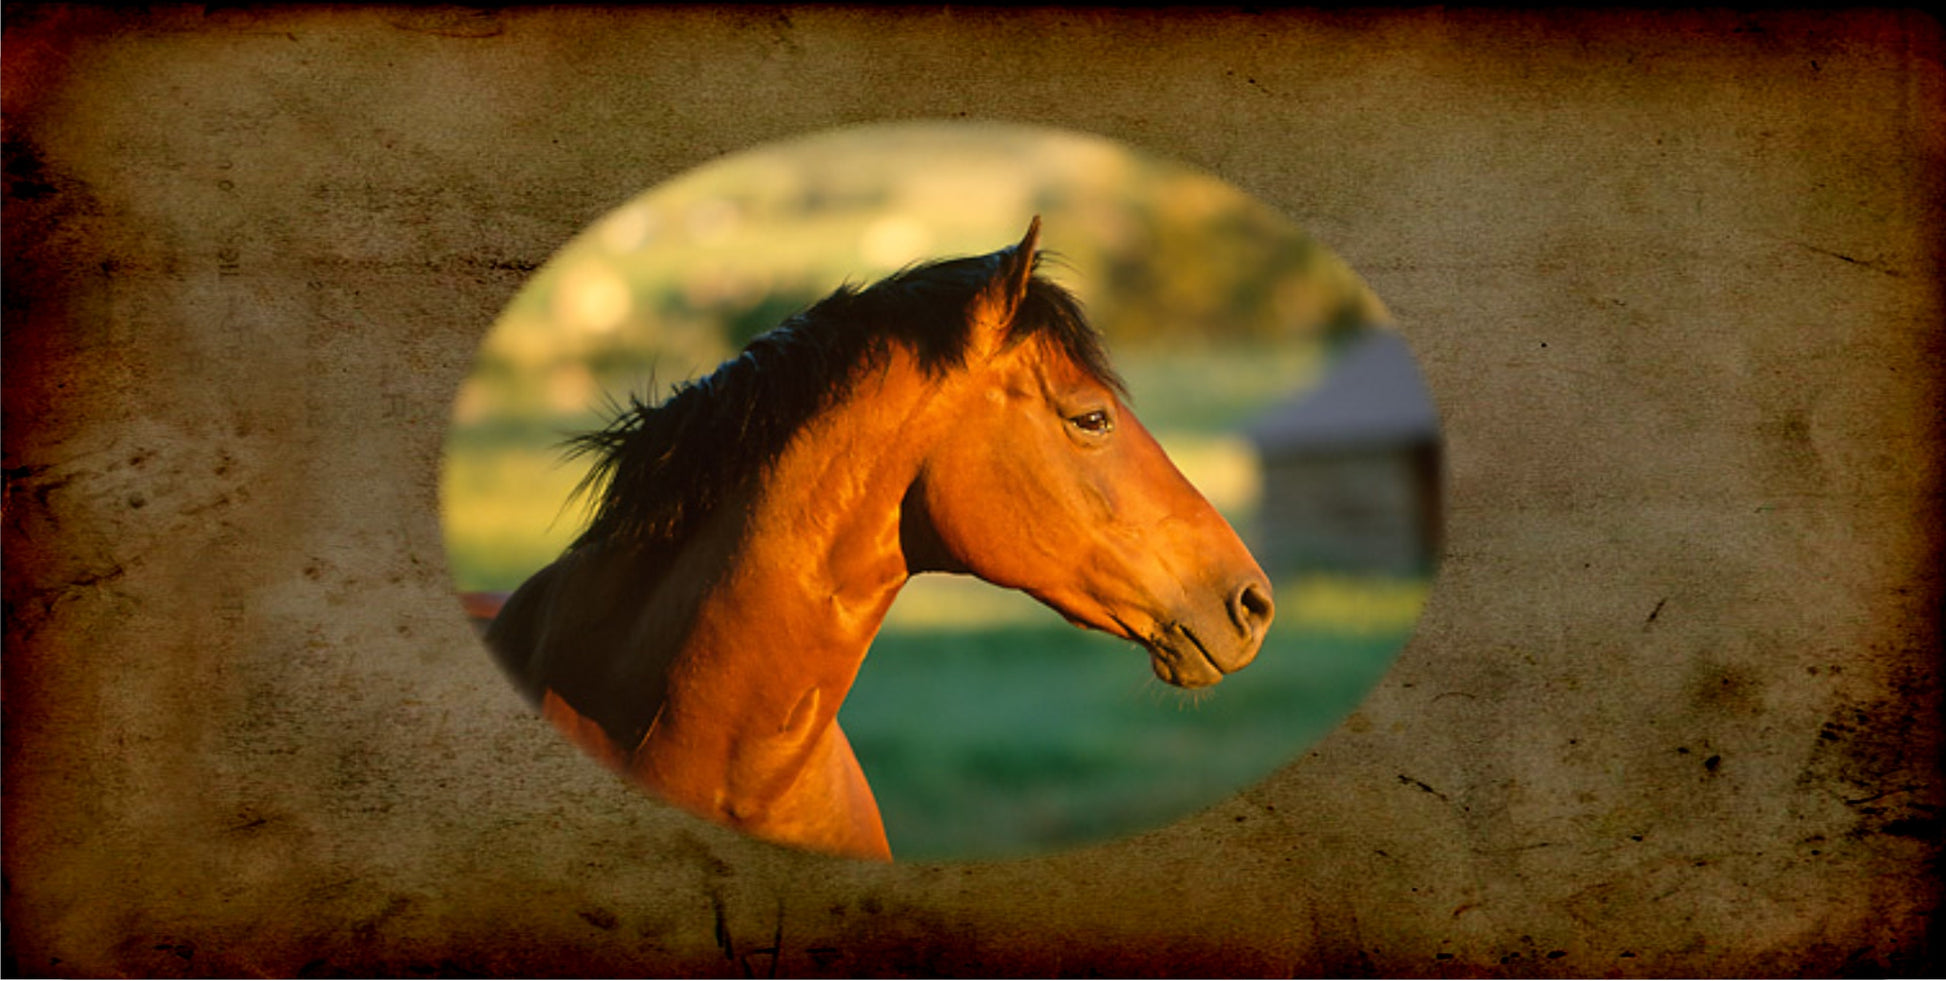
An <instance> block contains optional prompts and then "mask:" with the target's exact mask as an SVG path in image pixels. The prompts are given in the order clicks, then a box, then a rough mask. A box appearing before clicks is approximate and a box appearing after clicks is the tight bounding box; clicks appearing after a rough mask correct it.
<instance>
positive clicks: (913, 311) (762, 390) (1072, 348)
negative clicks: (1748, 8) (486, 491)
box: [566, 255, 1125, 548]
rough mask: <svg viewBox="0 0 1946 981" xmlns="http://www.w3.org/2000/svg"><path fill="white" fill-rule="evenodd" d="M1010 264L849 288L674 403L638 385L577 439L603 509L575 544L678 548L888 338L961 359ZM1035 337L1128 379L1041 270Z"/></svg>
mask: <svg viewBox="0 0 1946 981" xmlns="http://www.w3.org/2000/svg"><path fill="white" fill-rule="evenodd" d="M998 262H999V258H998V255H990V256H980V257H975V258H967V259H948V260H942V261H939V262H933V263H927V264H924V265H919V266H913V267H910V268H907V269H905V270H902V271H900V272H898V273H894V274H893V275H891V276H888V277H886V278H885V279H883V280H881V281H879V282H877V283H875V284H873V285H872V286H870V287H868V288H865V289H858V288H856V287H853V286H850V285H846V286H841V287H839V288H838V289H837V290H836V291H834V292H833V293H832V294H831V295H829V296H827V297H825V298H824V299H822V300H819V301H818V302H817V303H815V304H812V305H811V306H810V307H808V308H806V309H805V310H803V311H802V312H799V313H797V314H794V315H792V316H791V317H789V318H787V319H786V320H785V321H784V322H783V323H782V324H780V325H779V326H778V327H776V328H775V329H773V330H771V331H769V332H767V333H765V334H763V335H760V336H759V337H757V338H756V339H754V340H752V341H751V342H750V343H749V344H748V345H746V346H745V347H744V349H743V351H742V353H740V354H739V355H737V356H736V357H734V358H731V359H730V360H728V361H725V362H724V363H723V364H721V365H719V366H718V367H717V369H716V370H715V371H714V372H712V373H711V374H709V375H708V376H705V377H703V378H699V379H696V380H694V381H690V382H687V383H684V384H681V385H678V386H676V387H675V388H674V389H672V391H671V393H670V395H669V397H668V398H667V399H665V400H664V401H662V402H660V403H650V402H645V401H643V400H641V399H640V398H639V397H637V396H635V395H633V394H631V395H630V396H628V399H627V403H626V404H623V405H617V406H615V407H614V412H613V415H612V418H611V420H610V422H609V423H608V425H606V426H604V427H603V428H601V429H597V430H593V431H591V432H586V433H582V434H580V435H578V436H575V437H572V438H571V439H569V440H568V441H567V443H566V449H567V452H568V455H569V456H570V457H578V456H584V455H585V456H590V457H592V458H593V465H592V466H591V467H590V469H589V471H588V474H587V476H585V477H584V478H583V479H582V481H581V484H580V485H579V486H578V487H577V488H576V491H575V493H576V495H577V496H578V497H586V498H588V499H590V500H591V503H592V504H593V512H594V513H593V517H592V518H591V520H590V521H589V525H588V528H587V530H586V531H585V532H583V533H582V535H581V537H580V538H578V539H577V540H576V545H577V546H580V545H590V544H598V543H623V544H632V545H637V546H645V547H655V548H677V547H680V546H681V545H682V543H683V542H685V541H686V540H687V539H688V538H689V536H690V534H691V533H692V532H693V531H694V529H695V527H696V525H697V524H698V523H699V522H700V521H701V520H702V519H703V518H704V517H706V516H708V515H709V514H710V513H711V512H712V511H713V510H714V509H715V508H716V506H717V505H718V504H719V503H721V502H722V501H723V500H725V499H726V498H728V497H730V496H732V495H734V494H736V493H738V492H739V491H741V490H743V489H745V488H747V487H749V486H750V484H751V482H752V481H754V480H756V479H757V478H758V476H759V475H760V474H761V473H762V472H763V470H764V468H765V467H767V466H768V465H769V464H771V463H772V462H774V461H775V460H776V459H777V458H778V457H779V456H780V455H782V453H783V452H784V450H785V448H786V446H787V445H788V444H789V442H790V440H791V438H792V437H793V436H795V435H796V433H797V432H798V431H799V430H800V429H802V428H803V426H804V425H805V423H807V422H808V421H809V420H811V419H812V418H813V417H815V416H816V415H817V414H818V413H819V412H821V411H823V410H825V409H828V408H830V407H832V406H833V405H835V404H837V403H839V402H841V401H842V400H843V399H844V398H846V397H847V396H848V395H849V394H850V393H851V391H852V389H853V384H852V383H853V382H854V381H855V380H856V379H857V377H858V376H859V375H860V374H862V372H863V370H864V369H865V368H866V367H868V366H870V365H872V364H875V363H878V362H879V361H881V360H882V358H883V357H884V356H885V355H886V353H887V352H888V350H889V345H893V344H897V345H901V346H903V347H905V348H906V349H907V350H909V351H910V352H911V353H912V355H913V356H914V358H915V360H916V361H917V362H918V364H919V366H920V367H921V369H922V370H924V371H925V372H927V373H928V374H930V375H933V376H935V377H936V376H938V375H941V374H943V373H946V372H949V371H953V370H956V369H959V368H961V367H962V366H963V365H964V364H965V361H966V358H967V356H968V353H969V350H970V348H971V338H972V327H971V324H970V322H969V311H970V307H971V305H972V303H973V300H974V297H975V295H976V294H977V293H978V291H979V290H980V288H981V287H982V286H984V285H985V284H986V283H987V281H988V280H989V279H990V278H991V277H992V276H993V274H994V271H995V269H996V268H997V265H998ZM1038 265H1039V256H1036V266H1037V267H1038ZM1030 340H1040V341H1042V342H1044V343H1046V344H1048V345H1049V346H1050V347H1051V348H1052V349H1053V350H1055V351H1058V352H1060V353H1061V354H1062V355H1064V356H1066V357H1067V358H1069V359H1070V360H1071V361H1073V362H1074V363H1075V365H1076V366H1077V367H1080V368H1081V369H1082V370H1084V371H1086V372H1087V373H1088V374H1089V375H1090V376H1092V377H1094V378H1096V379H1097V380H1099V381H1100V382H1102V383H1103V384H1104V385H1107V386H1109V387H1111V388H1113V389H1115V390H1116V391H1117V392H1124V391H1125V389H1124V387H1123V384H1122V382H1121V379H1120V378H1119V376H1117V375H1116V373H1115V371H1114V368H1113V367H1112V366H1111V365H1110V364H1109V361H1108V355H1107V351H1106V349H1105V348H1104V346H1103V345H1102V341H1101V337H1100V335H1099V334H1097V333H1096V332H1095V330H1094V328H1093V327H1092V326H1091V325H1090V324H1089V323H1088V320H1087V317H1086V316H1085V314H1084V313H1083V311H1082V308H1081V304H1080V302H1079V301H1078V300H1077V299H1076V298H1075V297H1074V295H1073V294H1071V293H1069V292H1068V291H1067V290H1065V289H1063V288H1062V287H1060V286H1059V285H1056V284H1055V283H1053V282H1051V281H1049V280H1047V279H1045V278H1043V277H1042V276H1040V275H1039V274H1038V272H1037V273H1036V274H1035V275H1034V276H1033V277H1032V278H1031V279H1030V280H1029V282H1028V286H1027V290H1026V294H1025V296H1023V297H1022V298H1021V301H1020V303H1019V305H1018V307H1017V309H1016V311H1015V314H1014V318H1013V322H1012V325H1011V327H1010V328H1009V335H1008V340H1007V343H1008V344H1009V345H1010V346H1011V345H1014V344H1019V343H1023V342H1026V341H1030Z"/></svg>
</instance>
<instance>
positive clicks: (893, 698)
mask: <svg viewBox="0 0 1946 981" xmlns="http://www.w3.org/2000/svg"><path fill="white" fill-rule="evenodd" d="M941 587H944V588H943V589H942V588H941ZM1277 588H1278V594H1279V595H1278V604H1279V611H1280V612H1279V618H1278V621H1277V623H1276V625H1274V626H1273V627H1272V628H1271V634H1270V637H1269V638H1268V640H1267V641H1266V643H1265V645H1264V648H1263V650H1262V652H1261V653H1260V654H1259V655H1258V657H1257V660H1256V661H1255V662H1254V663H1252V664H1251V665H1250V666H1249V667H1246V668H1244V669H1243V670H1242V671H1239V672H1237V673H1236V674H1234V675H1231V676H1230V677H1228V678H1226V679H1224V681H1223V682H1222V683H1221V684H1218V685H1216V686H1215V687H1213V688H1209V689H1205V690H1203V691H1201V692H1195V693H1191V692H1184V691H1182V690H1180V689H1175V688H1171V687H1169V686H1167V685H1165V684H1163V683H1162V682H1160V681H1158V680H1156V678H1155V676H1154V674H1153V673H1152V672H1151V671H1150V669H1149V664H1148V656H1147V654H1146V653H1145V652H1144V651H1143V650H1142V649H1141V648H1139V647H1137V646H1135V645H1133V644H1129V643H1127V642H1125V641H1121V640H1117V639H1115V638H1112V637H1108V636H1106V635H1103V634H1099V633H1093V632H1086V631H1081V630H1078V629H1076V628H1074V627H1072V626H1069V625H1068V624H1067V623H1065V622H1063V621H1062V620H1061V619H1060V618H1059V617H1058V616H1057V615H1055V614H1054V613H1053V612H1052V611H1049V610H1046V609H1044V608H1041V607H1039V606H1038V605H1037V604H1034V603H1033V601H1031V600H1027V599H1026V598H1025V597H1020V596H1019V595H1018V594H1010V593H1003V592H1002V591H1000V590H997V589H993V588H992V587H986V586H985V585H984V584H981V583H975V582H969V581H966V580H959V581H953V580H945V579H936V578H934V577H922V578H921V579H919V580H916V581H915V583H914V585H913V586H909V587H908V588H907V593H906V594H905V595H903V596H902V597H901V599H900V601H899V603H900V604H901V605H911V606H918V607H923V606H926V605H928V604H939V605H942V606H944V607H946V609H945V610H942V611H938V612H936V613H934V614H932V615H928V614H926V613H924V612H917V613H915V612H912V611H906V612H902V613H895V615H894V616H893V617H892V619H891V622H890V623H888V625H887V629H886V630H885V631H884V632H883V633H881V634H880V635H879V638H878V640H877V642H875V643H874V644H873V645H872V650H871V653H870V654H869V655H868V656H867V657H866V659H865V666H864V669H863V670H862V671H861V672H860V673H859V678H858V682H857V684H856V686H855V687H854V688H853V689H852V694H851V697H850V698H849V699H847V700H846V702H845V706H844V709H843V711H842V712H841V714H840V716H839V718H840V721H841V722H842V724H843V725H844V727H845V733H846V735H847V736H848V737H849V738H850V740H851V743H852V747H853V749H854V750H856V752H857V753H858V757H859V761H860V762H861V764H862V765H863V766H864V768H865V773H866V776H867V778H868V779H869V780H870V781H871V784H872V790H873V792H874V793H875V794H876V795H877V797H878V802H879V808H880V810H881V812H882V813H883V814H884V817H885V825H886V833H887V835H888V836H889V837H890V838H891V842H892V850H893V854H895V855H897V856H898V857H899V858H900V859H902V860H919V861H926V860H946V859H954V860H966V859H995V858H1012V857H1022V856H1028V855H1033V854H1037V853H1041V852H1046V851H1051V850H1056V849H1060V848H1064V847H1069V846H1074V845H1080V844H1085V843H1090V842H1096V841H1100V840H1102V839H1105V838H1111V837H1115V836H1118V835H1123V834H1129V833H1134V832H1138V831H1144V830H1148V829H1151V828H1154V827H1157V826H1160V825H1162V824H1164V823H1167V822H1169V821H1173V820H1176V819H1179V818H1182V817H1184V816H1187V815H1189V814H1191V813H1194V812H1196V811H1198V810H1201V809H1203V808H1205V807H1208V806H1210V805H1211V804H1214V803H1216V802H1217V801H1219V800H1222V799H1223V798H1224V797H1227V796H1228V795H1230V794H1232V793H1235V792H1237V791H1238V790H1240V789H1242V788H1244V787H1247V786H1249V785H1251V784H1253V783H1256V782H1258V781H1260V780H1262V779H1264V778H1265V777H1267V776H1269V775H1270V774H1271V773H1272V772H1274V771H1275V770H1276V769H1277V768H1278V767H1279V766H1281V765H1283V764H1285V763H1287V762H1289V761H1290V760H1291V759H1293V758H1294V757H1295V756H1296V755H1297V753H1298V752H1299V751H1300V750H1301V749H1302V748H1303V747H1305V746H1307V745H1309V744H1310V743H1312V742H1313V741H1315V740H1316V739H1317V738H1318V737H1320V736H1322V735H1323V734H1324V733H1326V732H1328V731H1330V729H1331V728H1332V727H1333V726H1335V725H1337V724H1338V722H1339V721H1340V720H1341V719H1342V718H1343V717H1344V716H1345V715H1346V714H1347V713H1349V712H1350V711H1351V709H1352V707H1353V706H1354V705H1356V704H1357V702H1358V700H1359V699H1360V698H1361V697H1362V696H1363V695H1364V693H1365V692H1366V691H1367V690H1369V689H1370V688H1371V686H1372V685H1373V684H1375V683H1376V682H1377V681H1378V679H1379V677H1380V676H1381V675H1383V674H1384V672H1385V670H1386V668H1387V667H1388V666H1390V664H1391V663H1392V660H1393V658H1394V656H1395V655H1396V654H1397V653H1398V650H1399V647H1400V646H1401V645H1402V644H1403V643H1404V642H1405V640H1406V638H1407V637H1408V636H1409V635H1410V632H1411V629H1412V625H1413V623H1414V622H1415V621H1416V620H1417V618H1418V611H1419V608H1420V606H1421V604H1422V603H1423V601H1424V598H1425V593H1426V583H1425V582H1424V581H1423V580H1369V579H1353V578H1343V577H1326V576H1318V577H1284V578H1283V579H1282V581H1280V582H1279V583H1278V584H1277ZM981 589H984V590H986V591H987V592H988V593H990V594H991V595H988V596H984V597H979V596H978V591H979V590H981ZM935 592H936V593H937V594H938V595H929V594H934V593H935ZM971 597H977V598H971ZM980 607H984V609H980V610H979V615H980V617H981V618H984V619H986V620H988V622H990V623H996V624H997V625H993V626H985V627H979V626H971V625H964V626H955V625H953V623H952V620H953V611H954V610H955V609H957V610H962V611H970V610H973V609H975V608H980ZM894 609H895V610H898V606H897V605H895V607H894ZM969 619H971V617H969Z"/></svg>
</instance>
